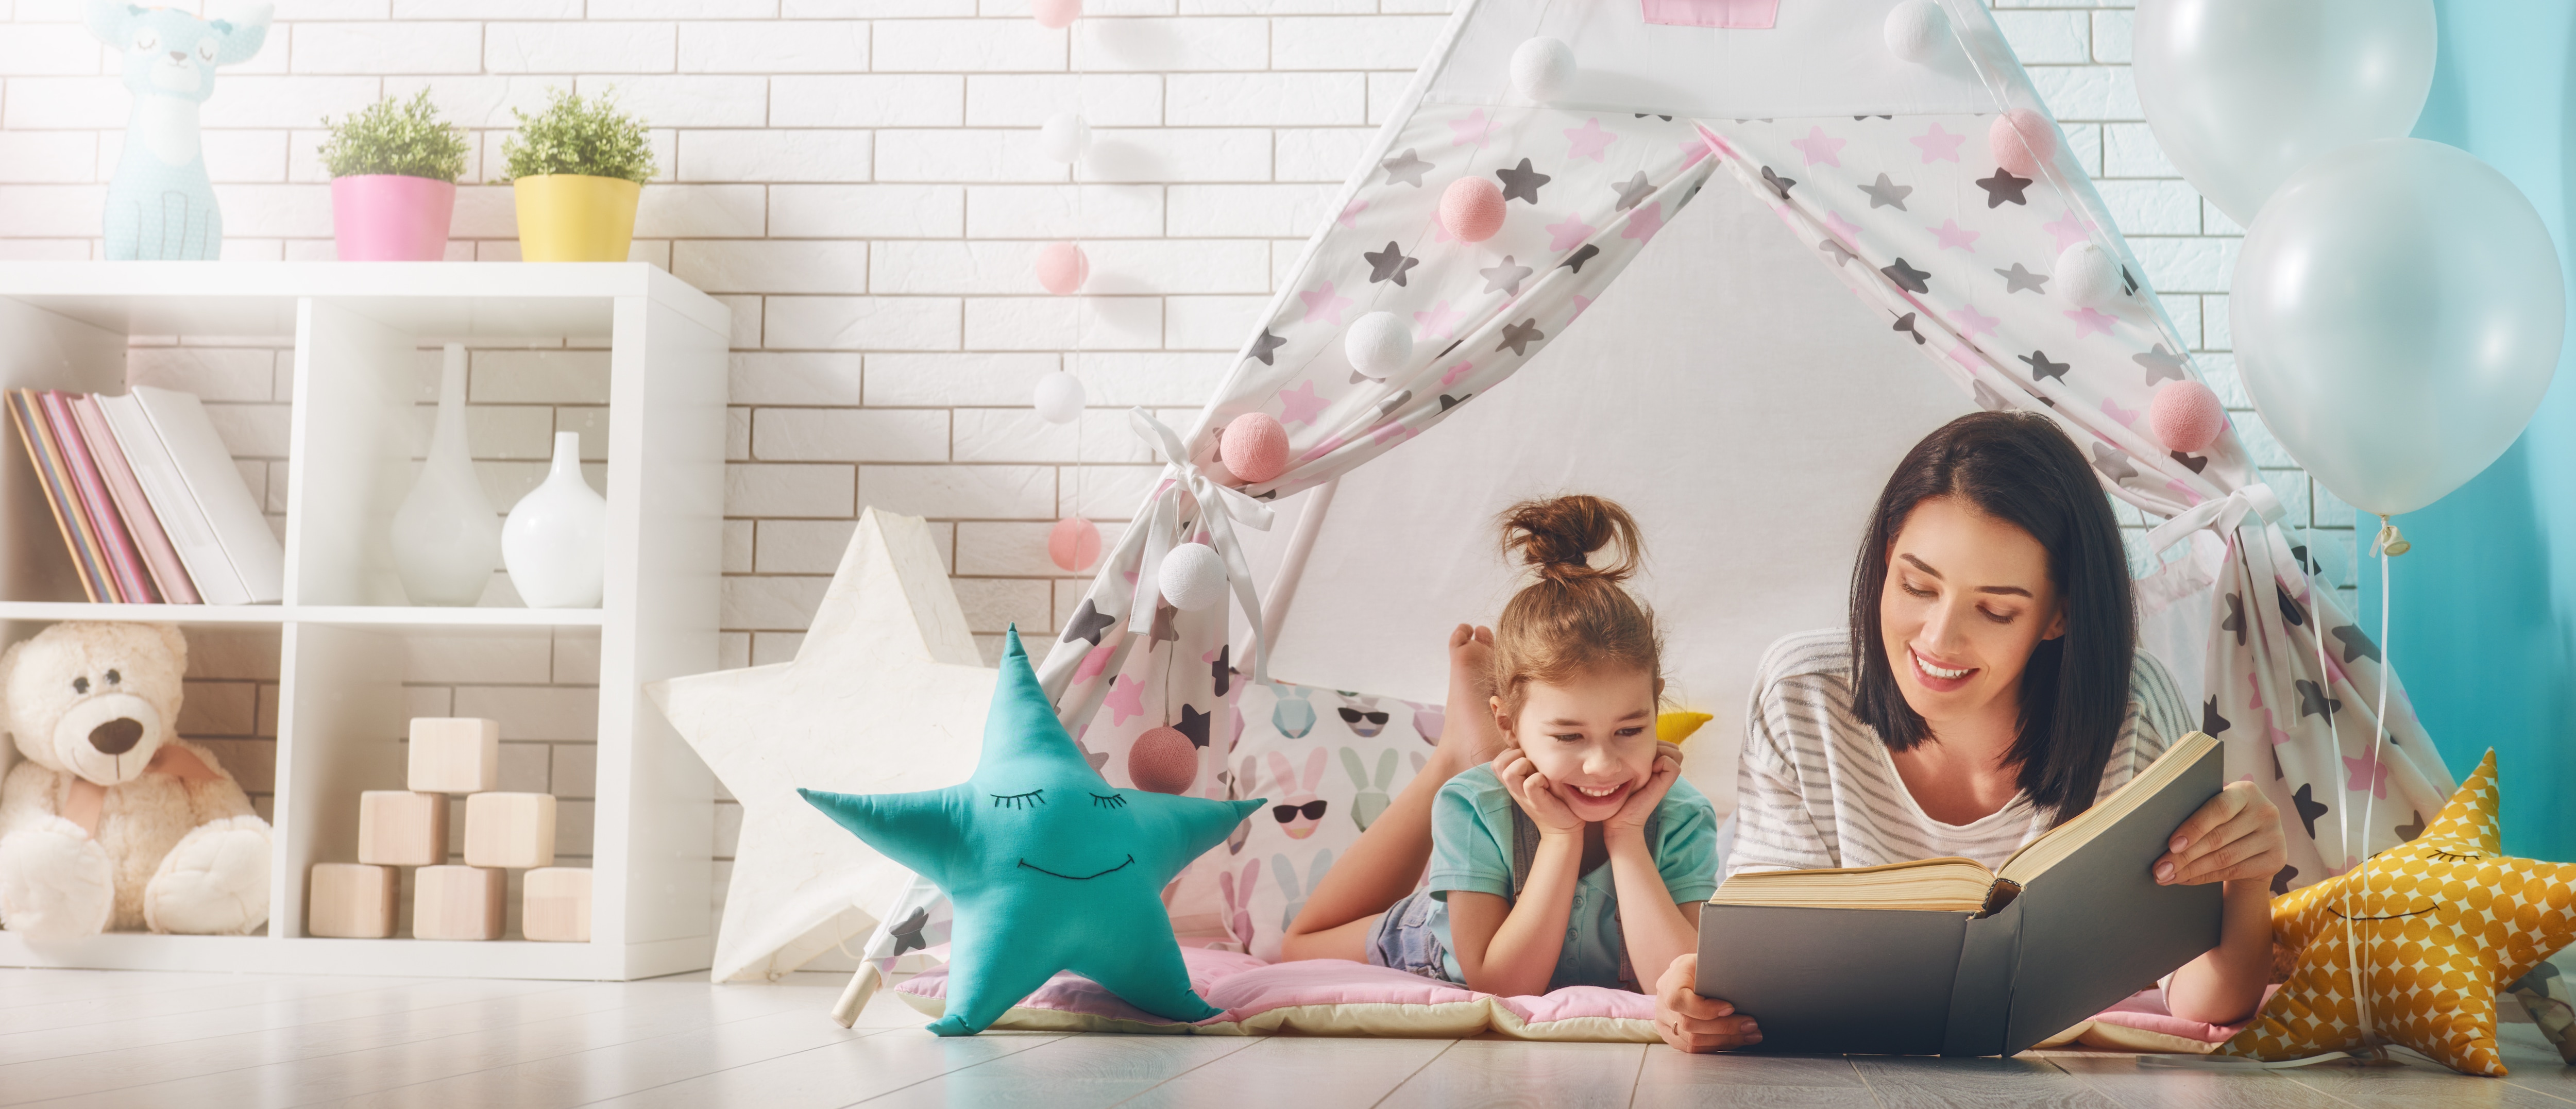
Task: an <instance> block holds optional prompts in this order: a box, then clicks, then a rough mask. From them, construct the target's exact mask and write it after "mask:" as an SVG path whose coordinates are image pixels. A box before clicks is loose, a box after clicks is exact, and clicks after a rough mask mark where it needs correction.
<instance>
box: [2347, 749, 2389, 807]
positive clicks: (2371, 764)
mask: <svg viewBox="0 0 2576 1109" xmlns="http://www.w3.org/2000/svg"><path fill="white" fill-rule="evenodd" d="M2343 768H2344V769H2345V770H2347V771H2349V772H2351V775H2352V777H2351V780H2350V781H2347V782H2345V783H2344V784H2343V788H2345V789H2347V790H2355V789H2362V788H2365V787H2366V788H2368V789H2369V790H2370V795H2371V796H2373V797H2376V798H2379V799H2381V800H2383V801H2384V800H2387V799H2388V764H2387V763H2384V762H2381V761H2379V752H2377V751H2373V752H2371V753H2370V756H2369V757H2368V758H2359V759H2357V758H2354V757H2352V756H2350V755H2345V756H2344V757H2343Z"/></svg>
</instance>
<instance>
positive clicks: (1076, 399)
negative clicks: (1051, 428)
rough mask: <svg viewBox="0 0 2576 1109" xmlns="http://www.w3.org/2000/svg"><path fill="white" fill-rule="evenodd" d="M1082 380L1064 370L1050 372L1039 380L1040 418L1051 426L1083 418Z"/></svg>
mask: <svg viewBox="0 0 2576 1109" xmlns="http://www.w3.org/2000/svg"><path fill="white" fill-rule="evenodd" d="M1082 402H1083V395H1082V380H1081V379H1080V378H1077V377H1075V376H1073V375H1072V374H1069V373H1066V372H1064V371H1063V370H1053V371H1049V372H1048V374H1047V375H1046V376H1045V377H1041V378H1039V379H1038V388H1037V400H1036V404H1037V409H1038V418H1039V419H1041V420H1045V421H1046V422H1048V423H1051V424H1069V423H1072V422H1073V421H1075V420H1077V419H1079V418H1081V416H1082Z"/></svg>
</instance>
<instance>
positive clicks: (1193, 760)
mask: <svg viewBox="0 0 2576 1109" xmlns="http://www.w3.org/2000/svg"><path fill="white" fill-rule="evenodd" d="M1198 779H1199V749H1198V745H1196V744H1194V743H1191V742H1190V737H1189V734H1188V733H1186V732H1183V731H1181V730H1180V729H1179V728H1174V727H1170V726H1165V727H1160V728H1152V729H1148V730H1147V731H1146V732H1145V734H1143V735H1140V736H1137V737H1136V743H1135V746H1132V747H1129V748H1128V749H1127V780H1128V781H1131V782H1134V783H1136V788H1138V789H1141V790H1144V791H1146V792H1148V793H1168V794H1172V795H1173V796H1176V797H1177V796H1179V795H1181V794H1183V793H1187V792H1189V789H1190V785H1191V783H1194V782H1196V781H1198Z"/></svg>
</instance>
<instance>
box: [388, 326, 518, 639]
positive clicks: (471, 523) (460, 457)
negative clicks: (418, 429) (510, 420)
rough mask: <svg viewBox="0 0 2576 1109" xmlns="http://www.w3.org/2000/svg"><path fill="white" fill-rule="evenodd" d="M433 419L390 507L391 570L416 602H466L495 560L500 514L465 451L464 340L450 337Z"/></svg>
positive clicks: (486, 581)
mask: <svg viewBox="0 0 2576 1109" xmlns="http://www.w3.org/2000/svg"><path fill="white" fill-rule="evenodd" d="M446 355H447V357H446V364H445V365H444V366H442V367H441V368H440V371H439V378H438V426H437V427H436V428H435V429H434V430H432V431H431V432H430V434H429V460H428V461H426V462H423V463H421V467H420V476H419V477H417V478H415V479H413V480H412V485H411V493H410V494H409V495H407V496H405V497H404V498H403V502H402V506H401V507H399V508H397V509H395V510H394V522H393V555H394V574H395V576H396V577H399V578H400V579H402V587H403V594H404V595H405V596H407V597H409V598H410V599H411V603H413V604H416V605H472V604H474V603H476V602H478V601H480V600H482V599H483V588H484V587H485V586H488V585H490V584H492V570H493V569H494V568H495V567H496V566H498V565H499V564H500V562H501V521H500V518H499V517H498V516H497V515H495V514H494V513H493V511H492V502H491V501H490V500H489V499H487V498H485V497H484V496H483V483H482V482H481V481H480V480H478V479H477V478H476V477H475V476H474V460H473V458H472V457H470V456H468V455H467V454H466V450H465V347H464V346H463V345H462V344H459V343H449V344H448V345H447V352H446Z"/></svg>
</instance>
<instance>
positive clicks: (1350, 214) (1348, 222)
mask: <svg viewBox="0 0 2576 1109" xmlns="http://www.w3.org/2000/svg"><path fill="white" fill-rule="evenodd" d="M1368 206H1369V202H1368V201H1365V200H1354V201H1352V202H1351V206H1350V207H1348V208H1344V209H1342V214H1341V215H1339V216H1336V217H1334V218H1333V222H1335V223H1338V224H1341V225H1342V226H1344V227H1348V228H1351V229H1352V230H1358V229H1359V214H1360V213H1362V212H1365V211H1368Z"/></svg>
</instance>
